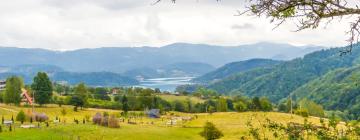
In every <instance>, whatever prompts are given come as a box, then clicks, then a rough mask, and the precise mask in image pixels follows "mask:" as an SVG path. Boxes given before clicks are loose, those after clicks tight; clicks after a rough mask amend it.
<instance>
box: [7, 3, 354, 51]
mask: <svg viewBox="0 0 360 140" xmlns="http://www.w3.org/2000/svg"><path fill="white" fill-rule="evenodd" d="M154 1H155V0H26V1H24V0H0V2H1V3H2V4H1V5H0V45H1V46H18V47H26V48H47V49H56V50H70V49H78V48H94V47H104V46H105V47H106V46H117V47H122V46H145V45H148V46H161V45H165V44H169V43H174V42H189V43H208V44H218V45H237V44H247V43H255V42H260V41H272V42H281V43H292V44H316V45H326V46H339V45H345V44H346V41H345V40H346V37H347V36H346V35H345V30H346V29H347V27H348V26H347V21H343V22H339V23H336V22H337V21H335V23H333V24H331V25H329V26H328V27H327V29H326V30H325V29H322V28H320V29H316V30H305V31H302V32H292V30H295V29H296V27H295V26H294V24H293V23H286V24H284V25H283V26H281V27H279V28H277V29H275V30H273V29H272V28H273V27H274V25H273V24H270V23H269V20H267V19H264V18H257V17H247V16H240V17H238V16H233V15H234V14H236V10H237V9H239V8H241V7H243V4H242V3H241V1H239V0H228V1H221V2H215V1H212V0H200V1H199V2H196V0H184V1H178V2H177V3H176V4H171V2H170V1H164V2H162V3H159V4H157V5H154V6H152V5H151V3H153V2H154ZM344 23H345V24H344ZM344 25H345V26H344ZM234 28H236V29H234ZM245 28H246V30H244V29H245Z"/></svg>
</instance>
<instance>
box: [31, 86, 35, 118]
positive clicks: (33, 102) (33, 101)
mask: <svg viewBox="0 0 360 140" xmlns="http://www.w3.org/2000/svg"><path fill="white" fill-rule="evenodd" d="M32 95H33V97H32V98H33V99H32V113H33V114H34V111H35V109H34V104H35V92H34V91H32Z"/></svg>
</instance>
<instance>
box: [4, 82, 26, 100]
mask: <svg viewBox="0 0 360 140" xmlns="http://www.w3.org/2000/svg"><path fill="white" fill-rule="evenodd" d="M23 86H24V84H23V80H22V79H21V78H19V77H16V76H11V77H9V78H8V79H7V80H6V89H5V94H4V102H5V103H6V104H10V103H13V104H16V105H19V104H20V101H21V93H22V91H21V88H22V87H23Z"/></svg>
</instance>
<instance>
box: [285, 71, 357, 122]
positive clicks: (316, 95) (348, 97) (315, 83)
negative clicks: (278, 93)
mask: <svg viewBox="0 0 360 140" xmlns="http://www.w3.org/2000/svg"><path fill="white" fill-rule="evenodd" d="M359 91H360V66H359V65H357V66H354V67H351V68H340V69H337V70H333V71H331V72H329V73H327V74H325V75H324V76H321V77H319V78H316V79H315V80H312V81H311V82H308V83H307V84H305V85H303V86H301V87H300V88H298V89H296V90H295V91H294V92H293V93H292V95H293V97H294V98H296V99H297V100H301V99H304V98H308V99H311V100H313V101H315V102H317V103H320V104H322V105H323V106H324V107H325V109H328V110H340V111H344V112H345V113H346V114H350V115H349V117H351V118H356V116H358V115H359V114H360V111H359V110H360V94H359Z"/></svg>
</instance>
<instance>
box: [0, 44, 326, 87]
mask: <svg viewBox="0 0 360 140" xmlns="http://www.w3.org/2000/svg"><path fill="white" fill-rule="evenodd" d="M320 49H322V47H318V46H302V47H298V46H293V45H289V44H276V43H267V42H262V43H257V44H251V45H240V46H215V45H206V44H188V43H175V44H170V45H166V46H163V47H109V48H96V49H80V50H74V51H64V52H61V51H51V50H45V49H25V48H14V47H0V57H1V59H0V64H1V66H2V67H1V68H0V74H1V75H0V78H6V77H7V76H9V75H12V74H16V75H21V76H23V77H24V79H25V81H26V82H27V83H28V82H31V79H32V77H33V76H34V74H35V73H36V72H38V71H46V72H48V73H50V76H51V77H52V78H53V80H60V81H68V82H69V83H71V84H74V83H76V82H81V81H85V82H86V83H87V84H89V85H102V86H106V85H113V86H115V85H132V84H137V82H136V80H135V78H139V77H141V78H164V77H183V76H188V77H197V76H200V75H203V74H205V73H208V72H211V71H213V70H215V69H216V67H220V66H222V65H225V64H227V63H230V62H235V61H242V60H247V59H252V58H267V59H274V60H290V59H293V58H297V57H302V56H303V55H305V54H307V53H310V52H313V51H316V50H320ZM89 73H91V75H94V76H89ZM101 76H103V79H107V80H108V79H112V80H110V81H103V80H100V78H101ZM111 76H113V77H116V78H109V77H111ZM74 77H76V78H74ZM106 77H107V78H106ZM95 81H98V82H95Z"/></svg>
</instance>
